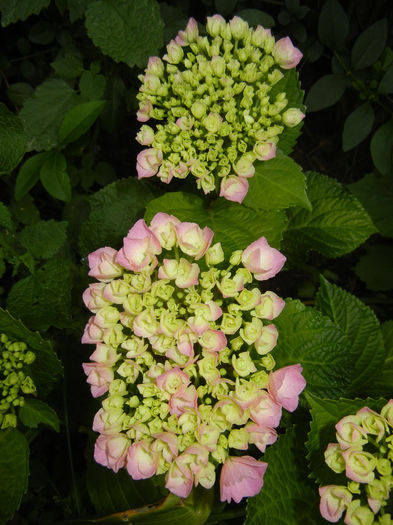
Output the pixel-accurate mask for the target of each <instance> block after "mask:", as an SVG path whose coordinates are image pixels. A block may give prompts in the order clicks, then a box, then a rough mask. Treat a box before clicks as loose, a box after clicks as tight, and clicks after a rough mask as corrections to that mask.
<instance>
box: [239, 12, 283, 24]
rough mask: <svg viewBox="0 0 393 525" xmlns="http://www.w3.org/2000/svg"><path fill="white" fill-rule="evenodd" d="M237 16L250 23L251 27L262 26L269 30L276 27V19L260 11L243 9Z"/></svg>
mask: <svg viewBox="0 0 393 525" xmlns="http://www.w3.org/2000/svg"><path fill="white" fill-rule="evenodd" d="M236 15H237V16H240V18H242V19H243V20H245V21H246V22H248V24H249V26H250V27H256V26H257V25H261V26H262V27H265V28H267V27H274V26H275V25H276V24H275V22H274V18H273V17H272V16H271V15H269V14H268V13H265V11H261V10H260V9H242V10H241V11H239V12H238V13H236Z"/></svg>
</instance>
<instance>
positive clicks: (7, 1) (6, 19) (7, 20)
mask: <svg viewBox="0 0 393 525" xmlns="http://www.w3.org/2000/svg"><path fill="white" fill-rule="evenodd" d="M49 4H50V0H0V12H1V25H2V26H3V27H6V26H8V25H9V24H13V23H14V22H17V21H18V20H26V18H28V17H29V16H31V15H38V13H39V12H40V11H41V10H42V9H44V8H45V7H48V5H49Z"/></svg>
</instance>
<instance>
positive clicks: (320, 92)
mask: <svg viewBox="0 0 393 525" xmlns="http://www.w3.org/2000/svg"><path fill="white" fill-rule="evenodd" d="M346 85H347V84H346V80H345V77H344V76H343V75H338V74H329V75H324V76H323V77H321V78H319V79H318V80H317V81H316V82H315V84H313V85H312V86H311V88H310V91H309V92H308V93H307V96H306V100H305V104H306V107H307V111H320V110H321V109H325V108H329V107H330V106H333V105H334V104H335V103H336V102H338V101H339V100H340V98H341V97H342V95H343V94H344V91H345V88H346Z"/></svg>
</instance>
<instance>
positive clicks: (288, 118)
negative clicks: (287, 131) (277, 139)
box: [282, 108, 305, 128]
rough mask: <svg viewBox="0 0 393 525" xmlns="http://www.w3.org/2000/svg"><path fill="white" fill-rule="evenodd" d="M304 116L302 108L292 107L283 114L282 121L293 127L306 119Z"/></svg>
mask: <svg viewBox="0 0 393 525" xmlns="http://www.w3.org/2000/svg"><path fill="white" fill-rule="evenodd" d="M304 116H305V115H304V113H302V112H301V111H300V109H297V108H290V109H287V110H286V112H285V113H284V114H283V115H282V121H283V123H284V124H285V125H286V126H288V128H293V127H295V126H297V125H298V124H299V123H300V122H301V121H302V120H303V119H304Z"/></svg>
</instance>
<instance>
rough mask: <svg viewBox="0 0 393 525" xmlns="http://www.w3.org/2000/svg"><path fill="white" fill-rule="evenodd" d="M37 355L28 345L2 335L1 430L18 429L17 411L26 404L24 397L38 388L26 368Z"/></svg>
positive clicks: (0, 376)
mask: <svg viewBox="0 0 393 525" xmlns="http://www.w3.org/2000/svg"><path fill="white" fill-rule="evenodd" d="M34 360H35V354H34V352H32V351H31V350H28V348H27V345H26V343H24V342H21V341H11V340H10V339H9V338H8V337H7V335H6V334H0V394H1V395H0V428H1V429H5V428H8V427H16V425H17V422H18V417H17V413H16V409H17V408H18V407H21V406H23V405H24V404H25V399H24V396H26V395H28V394H35V393H36V387H35V385H34V382H33V380H32V378H31V377H30V376H29V375H27V371H26V367H27V366H28V365H30V364H31V363H33V361H34Z"/></svg>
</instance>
